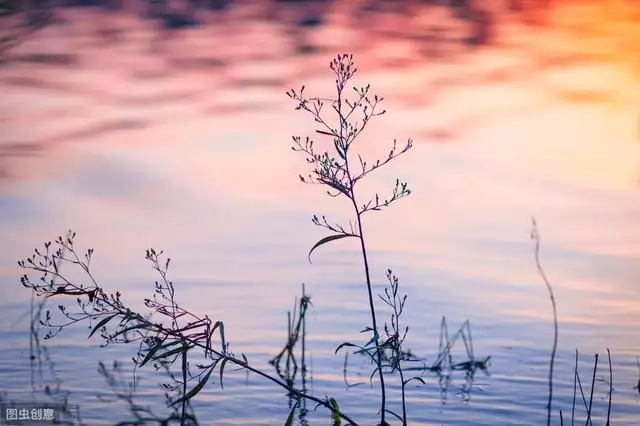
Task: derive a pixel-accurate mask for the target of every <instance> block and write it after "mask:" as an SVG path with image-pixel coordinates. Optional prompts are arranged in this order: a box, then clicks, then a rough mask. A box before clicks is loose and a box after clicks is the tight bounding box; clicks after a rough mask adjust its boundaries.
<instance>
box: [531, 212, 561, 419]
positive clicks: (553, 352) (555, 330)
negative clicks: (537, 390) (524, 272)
mask: <svg viewBox="0 0 640 426" xmlns="http://www.w3.org/2000/svg"><path fill="white" fill-rule="evenodd" d="M531 221H532V225H533V227H532V230H531V239H532V240H533V241H534V242H535V260H536V267H537V268H538V273H539V274H540V276H541V277H542V280H543V281H544V284H545V285H546V287H547V290H548V291H549V299H550V300H551V307H552V308H553V348H552V349H551V357H550V360H549V380H548V382H549V398H548V400H547V426H551V403H552V402H553V368H554V365H555V359H556V351H557V349H558V311H557V309H556V298H555V296H554V294H553V288H552V287H551V283H550V282H549V280H548V279H547V275H546V274H545V273H544V270H543V269H542V265H541V263H540V235H539V233H538V225H537V224H536V219H535V218H532V219H531Z"/></svg>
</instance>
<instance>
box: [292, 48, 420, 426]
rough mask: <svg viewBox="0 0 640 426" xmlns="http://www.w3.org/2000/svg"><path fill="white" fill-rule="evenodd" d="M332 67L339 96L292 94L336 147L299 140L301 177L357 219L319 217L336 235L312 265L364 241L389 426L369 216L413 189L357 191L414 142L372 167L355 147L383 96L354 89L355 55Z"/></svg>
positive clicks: (374, 342)
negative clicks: (366, 195)
mask: <svg viewBox="0 0 640 426" xmlns="http://www.w3.org/2000/svg"><path fill="white" fill-rule="evenodd" d="M329 67H330V69H331V71H333V73H334V74H335V77H336V78H335V88H336V97H335V98H320V97H313V96H311V97H308V96H305V94H304V89H305V86H302V88H301V89H300V90H299V91H295V90H293V89H292V90H290V91H289V92H287V94H288V96H289V97H290V98H291V99H293V100H294V101H295V102H296V104H297V105H296V109H297V110H303V111H306V112H307V113H310V114H311V115H312V117H313V119H314V122H315V123H316V124H317V128H316V129H315V132H316V133H317V134H318V135H320V136H322V137H324V138H326V139H328V140H329V146H330V148H329V149H324V148H317V146H316V145H314V141H313V140H311V139H310V138H309V137H306V138H305V139H304V140H303V139H302V138H301V137H299V136H294V137H293V146H292V149H293V150H294V151H297V152H301V153H303V154H304V155H305V156H306V161H307V163H309V164H310V165H311V166H312V172H311V173H310V174H309V175H308V176H303V175H300V180H301V181H302V182H304V183H309V184H319V185H323V186H326V187H327V188H328V190H327V194H328V195H329V196H331V197H343V198H346V199H347V200H348V201H349V203H350V204H351V207H352V209H353V210H352V212H353V219H355V220H350V221H349V225H348V226H346V225H342V224H339V223H334V222H330V221H328V220H327V218H326V217H325V216H322V217H321V218H320V217H318V216H317V215H314V216H313V220H312V221H313V224H314V225H316V226H319V227H322V228H325V229H326V230H328V231H329V232H330V235H328V236H326V237H324V238H322V239H321V240H319V241H318V242H317V243H315V245H314V246H313V247H312V248H311V250H310V252H309V261H311V253H312V252H313V251H314V250H315V249H316V248H318V247H320V246H322V245H324V244H326V243H329V242H332V241H336V240H340V239H343V238H356V239H357V240H358V242H359V246H360V253H361V255H362V262H363V268H364V276H365V282H366V288H367V296H368V303H369V312H370V315H371V325H370V326H369V327H367V328H366V329H365V330H366V331H367V332H371V333H372V337H371V339H370V340H369V344H372V345H373V347H374V348H375V351H374V353H375V355H374V360H375V363H376V369H375V370H376V371H377V373H378V379H379V381H380V395H381V401H380V425H383V426H384V425H387V424H388V423H387V421H386V420H385V417H386V413H387V409H386V405H387V401H386V386H385V378H384V372H383V371H382V363H383V359H382V348H381V345H380V330H379V328H378V318H377V315H376V308H375V303H374V295H373V289H372V282H371V273H370V266H369V257H368V252H367V244H366V239H365V234H364V227H363V218H364V215H365V214H367V213H369V212H372V211H379V210H382V209H383V208H386V207H388V206H389V205H390V204H392V203H393V202H395V201H397V200H399V199H400V198H403V197H406V196H408V195H409V194H410V193H411V191H410V190H409V189H408V188H407V183H406V182H400V180H399V179H398V180H396V183H395V187H394V188H393V189H392V191H391V194H390V195H389V196H388V197H387V198H381V197H380V196H379V195H378V194H376V195H375V196H374V197H373V198H370V199H365V200H362V199H361V198H360V197H358V193H357V192H356V189H357V184H358V183H359V182H360V181H361V180H362V179H364V178H365V177H366V176H367V175H369V174H370V173H371V172H373V171H374V170H377V169H378V168H380V167H382V166H384V165H386V164H388V163H389V162H390V161H391V160H393V159H395V158H396V157H398V156H399V155H401V154H404V153H405V152H407V151H408V150H409V149H411V146H412V141H411V139H409V140H408V141H407V143H406V144H405V145H404V146H403V147H402V148H401V149H397V145H396V141H394V142H393V146H392V147H391V149H390V151H389V154H388V155H387V156H386V157H385V158H382V159H379V160H376V161H374V162H373V163H367V161H365V160H364V159H363V158H362V157H361V156H360V155H359V154H356V153H354V149H353V148H354V146H355V143H356V141H357V140H358V139H359V137H360V135H361V134H362V132H363V131H364V130H365V128H366V127H367V125H368V124H369V122H370V120H371V119H373V118H374V117H378V116H380V115H382V114H384V113H385V110H380V103H381V102H382V101H383V98H381V97H378V95H375V94H372V93H371V91H370V88H371V86H370V85H367V86H365V87H356V86H351V87H350V82H351V80H352V79H353V77H354V75H355V74H356V72H357V68H356V67H355V63H354V62H353V55H348V54H340V55H338V56H337V57H336V58H335V59H333V60H332V61H331V63H330V64H329ZM349 89H352V90H353V98H350V97H349V96H348V95H347V93H346V91H349V92H351V90H349ZM327 110H328V112H327ZM327 115H331V116H332V118H333V120H332V119H329V118H328V117H327ZM355 158H357V161H356V159H355Z"/></svg>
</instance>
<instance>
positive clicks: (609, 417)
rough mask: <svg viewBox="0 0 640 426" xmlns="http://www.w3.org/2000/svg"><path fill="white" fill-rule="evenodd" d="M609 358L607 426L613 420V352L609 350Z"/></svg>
mask: <svg viewBox="0 0 640 426" xmlns="http://www.w3.org/2000/svg"><path fill="white" fill-rule="evenodd" d="M607 356H608V357H609V406H608V407H607V424H606V426H609V425H610V420H611V399H612V397H613V367H612V366H611V352H610V351H609V348H607Z"/></svg>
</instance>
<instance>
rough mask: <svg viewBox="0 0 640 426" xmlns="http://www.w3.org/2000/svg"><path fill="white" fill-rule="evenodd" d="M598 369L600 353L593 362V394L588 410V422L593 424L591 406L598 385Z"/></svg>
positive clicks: (590, 397)
mask: <svg viewBox="0 0 640 426" xmlns="http://www.w3.org/2000/svg"><path fill="white" fill-rule="evenodd" d="M597 371H598V354H596V359H595V362H594V363H593V376H592V377H591V395H590V396H589V409H588V410H587V424H588V425H593V421H592V420H591V408H592V407H593V391H594V389H595V387H596V372H597Z"/></svg>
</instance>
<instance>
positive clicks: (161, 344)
mask: <svg viewBox="0 0 640 426" xmlns="http://www.w3.org/2000/svg"><path fill="white" fill-rule="evenodd" d="M176 343H180V341H173V342H169V343H164V340H162V341H160V342H158V344H157V345H155V346H154V347H152V348H150V349H149V352H147V355H146V356H145V357H144V359H143V360H142V362H141V363H140V367H142V366H143V365H145V364H146V363H148V362H149V361H150V360H151V358H152V357H153V356H154V355H155V353H156V352H158V351H159V350H160V349H162V348H163V347H164V348H166V347H168V346H171V345H174V344H176Z"/></svg>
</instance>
